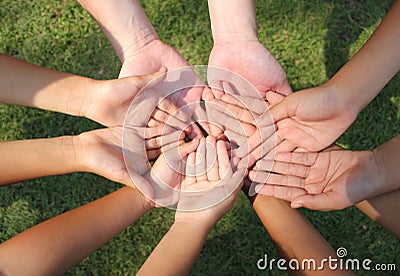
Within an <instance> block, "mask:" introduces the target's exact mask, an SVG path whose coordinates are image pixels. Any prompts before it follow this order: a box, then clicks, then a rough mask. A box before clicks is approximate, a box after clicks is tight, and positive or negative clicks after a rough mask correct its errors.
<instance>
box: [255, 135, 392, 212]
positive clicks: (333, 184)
mask: <svg viewBox="0 0 400 276" xmlns="http://www.w3.org/2000/svg"><path fill="white" fill-rule="evenodd" d="M399 154H400V136H397V137H395V138H394V139H393V140H391V141H389V142H387V143H385V144H383V145H382V146H380V147H378V148H376V149H375V150H373V151H359V152H358V151H346V150H333V151H325V152H321V153H309V152H303V153H278V154H276V155H275V160H276V162H274V165H273V167H272V170H271V171H272V172H274V173H277V174H272V175H270V176H269V177H268V179H267V180H266V182H265V183H266V184H267V185H265V186H263V187H262V190H261V191H260V193H262V194H265V195H270V196H275V197H278V198H282V199H285V200H288V201H291V202H292V207H294V208H299V207H306V208H309V209H313V210H322V211H328V210H335V209H344V208H346V207H349V206H352V205H354V204H355V203H357V202H360V201H362V200H364V199H369V198H373V197H375V196H378V195H381V194H385V193H388V192H392V191H396V190H398V189H400V174H399V173H398V170H397V169H396V166H397V164H398V163H399V162H400V159H399V156H400V155H399ZM267 162H268V161H267V160H261V161H258V164H257V165H256V170H258V169H259V168H261V167H263V165H265V163H267ZM249 177H250V178H251V179H253V180H255V181H257V182H261V181H258V180H259V179H257V177H262V178H264V176H263V175H262V173H259V174H258V176H256V174H255V173H253V172H250V174H249ZM275 185H279V186H275Z"/></svg>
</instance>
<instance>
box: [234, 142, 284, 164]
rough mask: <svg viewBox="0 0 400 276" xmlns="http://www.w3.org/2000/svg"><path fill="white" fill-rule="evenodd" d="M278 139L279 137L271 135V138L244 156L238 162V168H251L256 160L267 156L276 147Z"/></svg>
mask: <svg viewBox="0 0 400 276" xmlns="http://www.w3.org/2000/svg"><path fill="white" fill-rule="evenodd" d="M276 139H278V137H276V136H274V135H271V136H270V137H269V139H267V140H266V141H264V142H263V143H262V144H261V145H259V146H258V147H256V148H255V149H254V150H253V151H251V152H250V154H248V155H247V156H245V157H244V158H242V159H241V160H240V162H239V164H238V168H249V167H251V166H253V165H254V163H255V162H257V161H258V160H259V159H261V158H263V157H264V156H266V155H267V154H268V153H269V152H271V151H272V150H273V149H274V148H275V147H276V144H277V141H276ZM239 149H240V148H239ZM239 158H240V156H239Z"/></svg>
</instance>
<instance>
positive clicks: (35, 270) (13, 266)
mask: <svg viewBox="0 0 400 276" xmlns="http://www.w3.org/2000/svg"><path fill="white" fill-rule="evenodd" d="M196 143H198V142H196V141H193V142H191V143H187V144H183V145H181V146H179V147H178V148H179V152H180V153H181V154H186V155H188V153H189V152H194V151H195V150H196V147H197V144H196ZM169 152H174V151H171V150H170V151H169ZM169 152H166V153H164V154H163V155H162V156H160V157H159V159H160V160H164V158H165V157H164V155H167V156H168V155H169ZM107 158H108V159H110V161H113V160H112V159H111V158H109V157H107ZM96 160H101V159H96ZM228 163H229V161H228ZM152 170H153V171H157V170H161V172H167V173H168V174H169V175H170V176H171V177H172V178H175V176H174V173H175V172H174V171H171V170H170V169H169V167H168V165H167V164H165V162H162V161H161V163H160V162H159V163H157V164H156V165H155V166H154V167H153V168H152ZM161 172H159V173H161ZM146 180H150V179H149V178H147V179H146ZM148 188H149V189H151V187H148ZM231 205H233V202H231ZM110 206H112V208H110ZM154 206H155V204H154V202H153V201H152V200H150V199H149V198H146V197H145V196H144V195H143V194H142V193H141V192H139V191H138V190H137V189H132V188H129V187H124V188H122V189H120V190H118V191H116V192H114V193H112V194H110V195H108V196H106V197H103V198H101V199H98V200H96V201H93V202H91V203H89V204H86V205H84V206H82V207H79V208H77V209H74V210H72V211H69V212H66V213H64V214H61V215H59V216H57V217H54V218H52V219H49V220H47V221H45V222H43V223H41V224H38V225H36V226H34V227H32V228H30V229H28V230H26V231H24V232H22V233H20V234H18V235H17V236H15V237H13V238H11V239H9V240H7V241H6V242H4V243H2V244H1V245H0V275H58V274H63V273H65V272H66V271H67V270H68V269H70V268H71V267H72V266H73V265H75V264H76V263H78V262H79V261H81V260H82V259H83V258H85V257H86V256H88V255H89V254H91V253H92V252H93V251H95V250H97V249H98V248H99V247H101V246H102V245H103V244H105V243H106V242H107V241H109V240H110V239H111V238H112V237H114V236H115V235H117V234H118V233H119V232H121V231H122V230H124V229H125V228H126V227H128V226H129V225H131V224H132V223H134V222H135V221H136V220H137V219H138V218H139V217H141V216H142V215H144V214H145V213H146V212H147V211H149V210H150V209H152V208H153V207H154ZM93 225H96V227H93ZM26 244H29V247H27V246H26Z"/></svg>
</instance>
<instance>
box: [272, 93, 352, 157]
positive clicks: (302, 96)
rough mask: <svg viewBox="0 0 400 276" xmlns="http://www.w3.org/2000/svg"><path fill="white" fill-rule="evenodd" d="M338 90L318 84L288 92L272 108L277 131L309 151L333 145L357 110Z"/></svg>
mask: <svg viewBox="0 0 400 276" xmlns="http://www.w3.org/2000/svg"><path fill="white" fill-rule="evenodd" d="M348 105H349V103H344V102H342V100H341V98H340V97H339V96H337V94H336V93H335V90H334V89H332V87H329V86H319V87H315V88H311V89H307V90H303V91H300V92H296V93H293V94H291V95H289V96H287V97H286V98H285V99H284V100H283V101H282V102H280V103H279V104H277V105H276V106H274V107H273V108H272V109H271V115H272V117H273V119H274V121H275V122H276V125H277V128H278V130H277V133H278V135H279V136H280V137H281V138H282V139H284V140H287V141H288V142H290V143H291V144H293V146H294V147H301V148H304V149H305V150H308V151H320V150H322V149H325V148H326V147H328V146H330V145H331V144H332V143H333V142H335V141H336V139H337V138H338V137H339V136H340V135H341V134H342V133H343V132H344V131H345V130H346V129H347V128H348V127H349V126H350V125H351V124H352V123H353V121H354V120H355V119H356V118H357V115H358V114H357V113H356V112H354V111H353V109H352V108H347V106H348Z"/></svg>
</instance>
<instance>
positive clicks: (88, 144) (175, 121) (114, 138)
mask: <svg viewBox="0 0 400 276" xmlns="http://www.w3.org/2000/svg"><path fill="white" fill-rule="evenodd" d="M140 96H141V95H140ZM145 98H148V97H145ZM153 98H154V97H151V99H153ZM142 103H148V101H145V100H144V101H142ZM154 105H156V107H155V108H154V109H150V112H152V113H151V114H150V115H149V117H150V120H147V119H146V118H144V119H143V118H140V116H136V118H135V119H136V120H135V123H136V124H137V127H132V128H131V127H129V124H127V125H126V126H124V127H122V126H118V127H110V128H105V129H98V130H94V131H89V132H84V133H82V134H80V135H78V136H73V145H74V146H73V151H74V152H75V158H77V160H78V163H80V164H81V167H82V168H83V170H84V171H88V172H92V173H96V174H99V175H101V176H104V177H106V178H108V179H110V180H112V181H116V182H120V183H122V184H125V185H128V186H132V187H133V186H134V184H133V183H132V180H131V178H130V176H129V173H128V172H132V173H138V174H140V175H144V174H145V173H146V172H147V171H148V169H149V168H150V164H149V160H150V161H151V160H152V159H156V158H157V156H158V155H159V153H160V152H161V151H162V150H166V149H168V148H169V147H173V146H175V145H178V144H179V143H182V142H183V139H184V136H185V132H184V131H183V128H185V126H186V125H185V124H184V123H183V121H185V120H186V119H185V118H186V117H185V114H184V113H182V112H180V111H179V110H178V108H177V107H176V106H175V105H173V104H172V103H170V102H169V101H168V100H167V99H165V100H163V101H162V102H161V103H159V104H158V105H157V102H156V103H154ZM148 107H149V106H147V109H149V108H148ZM136 111H137V112H138V113H139V114H140V113H141V112H140V106H139V107H138V110H136ZM128 115H129V114H128ZM128 119H130V116H128ZM179 128H182V129H180V130H179ZM186 129H188V130H190V126H189V127H188V128H186ZM124 135H125V136H126V137H129V139H125V140H124V144H123V136H124ZM124 151H125V152H124ZM124 153H125V156H124ZM146 153H147V157H146Z"/></svg>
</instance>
